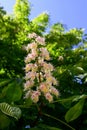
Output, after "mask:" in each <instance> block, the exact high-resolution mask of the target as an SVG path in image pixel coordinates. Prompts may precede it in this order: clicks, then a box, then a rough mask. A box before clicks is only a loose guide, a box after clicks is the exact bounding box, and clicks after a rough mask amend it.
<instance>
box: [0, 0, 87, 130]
mask: <svg viewBox="0 0 87 130" xmlns="http://www.w3.org/2000/svg"><path fill="white" fill-rule="evenodd" d="M30 11H31V7H30V3H29V2H28V0H16V4H15V6H14V14H13V15H9V16H8V15H7V13H6V11H4V9H3V8H2V7H0V129H1V130H3V129H6V130H7V129H8V130H12V129H13V130H15V129H19V130H24V129H26V128H25V127H26V126H27V125H29V126H30V127H33V128H30V129H31V130H34V129H35V130H39V129H42V130H45V129H46V130H54V129H55V130H59V129H65V130H68V129H72V130H74V128H75V129H77V130H78V129H79V130H83V129H84V130H86V129H87V119H86V115H87V103H86V101H85V103H84V100H85V98H87V34H84V30H83V29H81V28H80V29H78V28H74V29H70V30H67V29H66V27H65V25H63V24H61V23H55V24H54V25H52V26H51V27H50V30H49V31H48V33H46V34H45V32H46V29H47V28H48V25H49V15H48V14H47V13H42V14H40V15H39V16H37V17H36V18H34V19H33V20H29V15H30ZM32 32H35V33H37V34H39V35H41V36H42V35H44V37H45V39H46V45H47V49H48V50H49V52H50V55H51V57H52V59H51V61H50V62H51V63H52V64H53V65H54V66H55V72H54V76H55V77H56V78H57V80H58V82H59V87H58V89H59V90H60V99H58V100H57V101H54V102H53V104H50V105H49V104H47V106H45V105H44V104H40V103H38V104H37V105H35V104H33V103H32V101H31V100H30V99H27V100H26V99H24V98H23V95H24V92H23V88H22V87H23V76H24V70H23V67H24V66H25V65H24V57H25V56H26V52H25V45H26V44H28V43H30V41H29V39H28V38H27V36H28V33H32ZM39 105H41V108H39V107H38V106H39ZM19 107H20V108H21V110H20V108H19ZM21 111H22V115H21ZM44 112H46V113H47V115H46V114H45V115H44ZM20 116H21V117H20ZM64 117H65V118H64ZM19 118H20V119H19ZM15 119H17V121H16V122H15ZM66 122H67V123H66ZM69 124H70V125H71V126H70V125H69ZM73 127H74V128H73Z"/></svg>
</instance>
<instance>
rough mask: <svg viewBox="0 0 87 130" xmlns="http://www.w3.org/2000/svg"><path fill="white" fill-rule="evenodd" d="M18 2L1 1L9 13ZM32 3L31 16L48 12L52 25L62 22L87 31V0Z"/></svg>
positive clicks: (69, 26)
mask: <svg viewBox="0 0 87 130" xmlns="http://www.w3.org/2000/svg"><path fill="white" fill-rule="evenodd" d="M15 1H16V0H0V5H2V6H3V7H4V9H5V10H6V11H7V12H8V13H12V8H13V6H14V4H15ZM29 1H30V2H31V16H30V18H31V19H33V18H34V17H36V16H38V15H39V14H40V13H42V12H44V11H47V12H49V15H50V23H51V24H53V23H56V22H62V23H63V24H66V25H67V27H68V28H75V27H77V28H85V29H86V30H87V0H29Z"/></svg>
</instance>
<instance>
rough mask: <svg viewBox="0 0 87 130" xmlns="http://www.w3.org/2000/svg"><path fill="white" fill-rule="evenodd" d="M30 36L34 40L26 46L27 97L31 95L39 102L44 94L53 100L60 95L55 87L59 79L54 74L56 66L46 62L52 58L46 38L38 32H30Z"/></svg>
mask: <svg viewBox="0 0 87 130" xmlns="http://www.w3.org/2000/svg"><path fill="white" fill-rule="evenodd" d="M29 38H31V39H32V42H31V43H30V44H28V45H27V47H26V51H27V53H28V55H27V57H25V64H26V66H25V73H26V74H25V80H26V82H25V84H24V91H25V98H29V97H30V98H31V100H32V101H33V102H34V103H37V102H38V101H39V99H40V96H44V97H45V99H46V100H48V101H49V102H52V101H53V97H54V96H56V97H58V96H59V92H58V90H57V89H56V88H55V87H54V86H55V85H57V80H56V79H55V78H54V77H53V76H52V71H53V70H54V67H53V66H52V65H51V64H50V63H47V62H46V61H48V60H50V56H49V52H48V51H47V49H46V48H45V39H44V38H42V37H40V36H38V35H37V34H36V33H32V34H29Z"/></svg>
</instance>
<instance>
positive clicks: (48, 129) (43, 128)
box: [38, 124, 61, 130]
mask: <svg viewBox="0 0 87 130" xmlns="http://www.w3.org/2000/svg"><path fill="white" fill-rule="evenodd" d="M38 127H39V128H40V130H61V129H60V128H56V127H51V126H48V125H45V124H40V125H39V126H38Z"/></svg>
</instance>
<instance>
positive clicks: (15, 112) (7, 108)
mask: <svg viewBox="0 0 87 130" xmlns="http://www.w3.org/2000/svg"><path fill="white" fill-rule="evenodd" d="M0 110H1V111H2V112H3V113H4V114H6V115H9V116H12V117H14V118H15V119H17V120H18V119H19V118H20V116H21V110H20V109H19V108H18V107H12V106H11V105H9V104H8V103H0Z"/></svg>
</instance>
